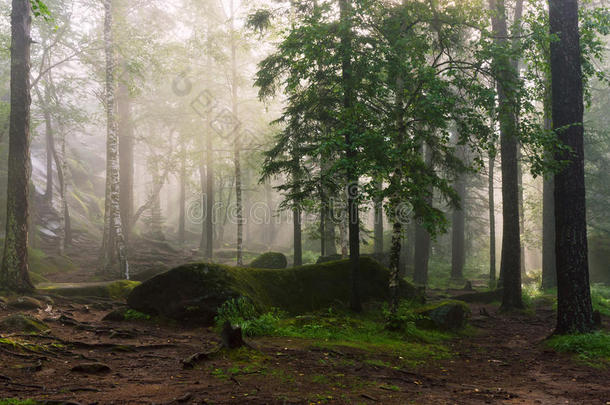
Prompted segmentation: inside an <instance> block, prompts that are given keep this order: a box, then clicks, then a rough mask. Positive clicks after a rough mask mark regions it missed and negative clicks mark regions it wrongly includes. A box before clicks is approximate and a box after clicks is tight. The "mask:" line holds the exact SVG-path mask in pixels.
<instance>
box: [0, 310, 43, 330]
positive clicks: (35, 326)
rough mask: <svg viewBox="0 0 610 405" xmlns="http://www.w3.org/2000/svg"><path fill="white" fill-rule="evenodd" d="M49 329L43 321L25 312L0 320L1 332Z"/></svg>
mask: <svg viewBox="0 0 610 405" xmlns="http://www.w3.org/2000/svg"><path fill="white" fill-rule="evenodd" d="M47 330H49V327H48V326H47V325H46V324H45V323H44V322H42V321H40V320H38V319H36V318H34V317H32V316H29V315H25V314H13V315H10V316H7V317H6V318H4V319H2V320H1V321H0V333H40V332H45V331H47Z"/></svg>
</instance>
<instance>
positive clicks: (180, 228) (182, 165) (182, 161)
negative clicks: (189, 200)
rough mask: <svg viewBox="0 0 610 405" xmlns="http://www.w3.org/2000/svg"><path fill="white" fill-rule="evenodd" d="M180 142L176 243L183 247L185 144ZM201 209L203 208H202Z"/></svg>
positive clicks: (183, 141)
mask: <svg viewBox="0 0 610 405" xmlns="http://www.w3.org/2000/svg"><path fill="white" fill-rule="evenodd" d="M181 138H182V139H181V142H180V202H179V204H180V210H179V215H178V243H180V245H181V246H184V243H185V241H186V142H185V140H184V137H181ZM202 209H203V207H202Z"/></svg>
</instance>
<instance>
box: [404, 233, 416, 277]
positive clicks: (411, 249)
mask: <svg viewBox="0 0 610 405" xmlns="http://www.w3.org/2000/svg"><path fill="white" fill-rule="evenodd" d="M416 228H417V225H416V224H414V223H413V222H411V223H410V224H409V226H408V227H407V231H406V232H405V239H406V242H405V244H404V245H403V250H404V260H405V275H406V276H411V277H412V276H414V272H415V264H414V261H415V254H414V253H415V232H416Z"/></svg>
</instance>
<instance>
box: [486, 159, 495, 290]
mask: <svg viewBox="0 0 610 405" xmlns="http://www.w3.org/2000/svg"><path fill="white" fill-rule="evenodd" d="M495 164H496V152H495V151H492V152H490V153H489V173H488V179H487V180H488V185H487V192H488V195H489V286H490V287H492V288H493V287H495V285H496V201H495V192H494V187H495V186H494V169H495Z"/></svg>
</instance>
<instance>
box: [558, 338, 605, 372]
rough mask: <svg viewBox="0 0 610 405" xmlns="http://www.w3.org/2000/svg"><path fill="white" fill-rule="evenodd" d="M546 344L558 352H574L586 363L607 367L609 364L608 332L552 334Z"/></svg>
mask: <svg viewBox="0 0 610 405" xmlns="http://www.w3.org/2000/svg"><path fill="white" fill-rule="evenodd" d="M546 345H547V346H549V347H551V348H552V349H554V350H556V351H558V352H564V353H575V354H576V355H577V358H578V359H579V360H581V361H583V362H585V363H586V364H588V365H590V366H593V367H598V368H607V367H608V366H610V334H609V333H608V332H596V333H588V334H582V335H562V336H553V337H551V338H550V339H549V340H547V341H546Z"/></svg>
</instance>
